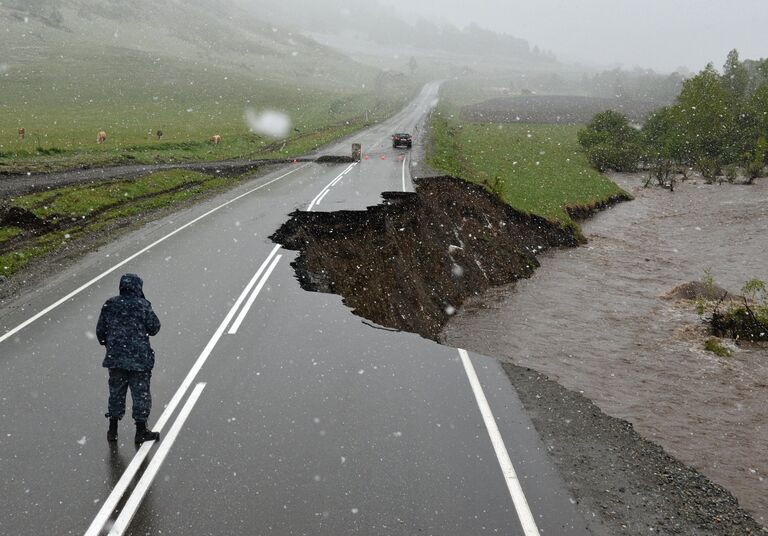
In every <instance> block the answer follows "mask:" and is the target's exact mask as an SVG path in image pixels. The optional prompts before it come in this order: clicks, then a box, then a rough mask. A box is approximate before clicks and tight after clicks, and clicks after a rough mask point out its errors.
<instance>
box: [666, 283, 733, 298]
mask: <svg viewBox="0 0 768 536" xmlns="http://www.w3.org/2000/svg"><path fill="white" fill-rule="evenodd" d="M661 297H662V298H664V299H665V300H689V301H696V300H707V301H718V300H721V299H722V300H723V301H736V300H740V299H741V297H740V296H738V295H736V294H732V293H730V292H728V291H727V290H725V289H724V288H722V287H720V286H718V285H714V284H711V285H708V284H705V283H702V282H701V281H690V282H688V283H683V284H682V285H678V286H676V287H675V288H673V289H672V290H670V291H669V292H667V293H666V294H664V295H662V296H661Z"/></svg>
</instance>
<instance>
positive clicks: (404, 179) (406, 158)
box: [403, 156, 407, 192]
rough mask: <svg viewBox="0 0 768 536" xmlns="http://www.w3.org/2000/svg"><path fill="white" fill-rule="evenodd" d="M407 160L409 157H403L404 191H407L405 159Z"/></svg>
mask: <svg viewBox="0 0 768 536" xmlns="http://www.w3.org/2000/svg"><path fill="white" fill-rule="evenodd" d="M406 160H407V157H405V156H404V157H403V191H404V192H405V191H406V190H405V161H406Z"/></svg>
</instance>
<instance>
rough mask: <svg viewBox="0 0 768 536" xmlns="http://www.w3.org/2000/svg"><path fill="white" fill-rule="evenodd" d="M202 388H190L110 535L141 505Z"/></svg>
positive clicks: (118, 531)
mask: <svg viewBox="0 0 768 536" xmlns="http://www.w3.org/2000/svg"><path fill="white" fill-rule="evenodd" d="M203 389H205V383H198V384H197V385H196V386H195V388H194V389H193V390H192V394H190V395H189V399H187V402H186V404H184V407H182V408H181V411H180V412H179V415H178V417H176V420H175V421H174V423H173V425H172V426H171V428H170V430H168V435H167V436H166V437H165V438H164V439H163V440H162V441H161V442H160V446H159V447H158V448H157V452H155V455H154V456H152V461H150V462H149V465H148V466H147V469H146V471H144V474H142V475H141V478H140V479H139V482H138V483H137V484H136V487H135V488H134V489H133V492H132V493H131V495H130V496H129V497H128V500H127V501H126V503H125V505H124V506H123V508H122V510H120V515H118V516H117V520H116V521H115V524H114V525H112V528H111V530H110V531H109V535H110V536H121V535H122V534H123V533H124V532H125V531H126V529H128V525H130V523H131V520H132V519H133V516H134V515H135V514H136V511H137V510H138V509H139V506H141V502H142V501H143V500H144V496H145V495H146V494H147V491H148V490H149V486H150V485H152V481H153V480H154V479H155V477H156V476H157V473H158V471H159V470H160V466H161V465H162V464H163V461H165V457H166V456H167V455H168V452H169V451H170V450H171V447H172V446H173V443H174V442H175V441H176V438H177V437H178V435H179V432H180V431H181V427H182V426H184V423H185V422H186V420H187V417H189V414H190V413H191V412H192V408H194V406H195V404H196V403H197V399H198V398H200V394H201V393H202V392H203Z"/></svg>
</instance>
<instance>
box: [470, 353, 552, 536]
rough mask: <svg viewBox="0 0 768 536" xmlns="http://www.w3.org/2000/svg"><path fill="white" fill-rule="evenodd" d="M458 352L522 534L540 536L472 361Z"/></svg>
mask: <svg viewBox="0 0 768 536" xmlns="http://www.w3.org/2000/svg"><path fill="white" fill-rule="evenodd" d="M458 350H459V357H460V358H461V362H462V364H463V365H464V371H465V372H466V373H467V378H468V379H469V384H470V385H471V386H472V392H473V393H474V395H475V400H476V401H477V405H478V407H479V408H480V413H481V414H482V416H483V421H484V422H485V427H486V429H487V430H488V435H489V436H490V438H491V443H492V444H493V450H494V451H495V452H496V457H497V458H498V460H499V465H500V466H501V472H502V474H503V475H504V480H505V481H506V482H507V489H508V490H509V494H510V495H511V497H512V502H513V503H514V505H515V510H516V511H517V517H518V519H519V520H520V525H521V526H522V528H523V533H524V534H525V536H540V533H539V529H538V527H537V526H536V521H535V520H534V519H533V514H532V513H531V509H530V507H529V506H528V501H527V500H526V498H525V494H524V493H523V488H522V487H521V486H520V480H519V479H518V478H517V473H516V472H515V467H514V466H513V465H512V460H511V459H510V458H509V452H507V447H506V446H504V439H503V438H502V437H501V432H499V427H498V426H496V419H495V418H494V417H493V412H492V411H491V406H490V405H488V399H486V398H485V393H484V392H483V387H482V385H480V380H479V379H478V378H477V373H476V372H475V367H473V366H472V360H471V359H470V358H469V354H467V351H466V350H463V349H461V348H459V349H458Z"/></svg>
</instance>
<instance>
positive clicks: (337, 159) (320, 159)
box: [315, 154, 355, 164]
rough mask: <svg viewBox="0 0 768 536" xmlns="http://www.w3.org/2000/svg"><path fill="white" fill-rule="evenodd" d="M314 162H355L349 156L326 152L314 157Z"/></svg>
mask: <svg viewBox="0 0 768 536" xmlns="http://www.w3.org/2000/svg"><path fill="white" fill-rule="evenodd" d="M315 162H316V163H318V164H351V163H352V162H355V159H354V158H352V157H351V156H339V155H332V154H327V155H323V156H320V157H318V158H317V159H315Z"/></svg>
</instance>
